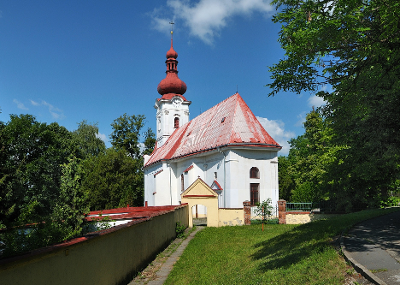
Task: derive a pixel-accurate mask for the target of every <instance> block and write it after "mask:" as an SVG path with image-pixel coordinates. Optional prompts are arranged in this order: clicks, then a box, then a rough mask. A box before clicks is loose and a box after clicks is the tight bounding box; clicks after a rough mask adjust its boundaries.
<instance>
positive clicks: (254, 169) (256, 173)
mask: <svg viewBox="0 0 400 285" xmlns="http://www.w3.org/2000/svg"><path fill="white" fill-rule="evenodd" d="M250 178H260V171H259V170H258V168H257V167H252V168H251V169H250Z"/></svg>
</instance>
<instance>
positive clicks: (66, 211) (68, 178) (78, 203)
mask: <svg viewBox="0 0 400 285" xmlns="http://www.w3.org/2000/svg"><path fill="white" fill-rule="evenodd" d="M83 175H84V170H83V164H82V163H81V161H80V159H78V158H76V157H72V158H70V159H69V162H68V163H64V164H63V165H62V176H61V186H60V194H59V197H58V199H57V202H56V205H55V207H54V210H53V212H52V214H51V219H52V222H51V224H53V225H54V224H57V230H58V232H60V236H61V237H60V239H59V240H65V239H69V238H73V237H76V236H79V235H80V234H81V233H82V229H83V227H82V225H83V223H84V218H85V214H87V213H89V205H88V197H87V192H85V191H84V190H83V188H82V177H83Z"/></svg>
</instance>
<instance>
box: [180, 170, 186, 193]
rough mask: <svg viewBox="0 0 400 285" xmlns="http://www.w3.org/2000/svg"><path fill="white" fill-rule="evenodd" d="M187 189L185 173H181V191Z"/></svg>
mask: <svg viewBox="0 0 400 285" xmlns="http://www.w3.org/2000/svg"><path fill="white" fill-rule="evenodd" d="M183 190H185V177H184V176H183V173H182V174H181V192H183Z"/></svg>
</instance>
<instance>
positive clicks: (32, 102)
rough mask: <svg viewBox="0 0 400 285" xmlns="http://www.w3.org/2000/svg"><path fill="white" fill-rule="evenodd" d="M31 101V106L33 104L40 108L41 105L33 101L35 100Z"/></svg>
mask: <svg viewBox="0 0 400 285" xmlns="http://www.w3.org/2000/svg"><path fill="white" fill-rule="evenodd" d="M30 101H31V104H32V105H33V106H40V104H39V103H38V102H36V101H33V100H30Z"/></svg>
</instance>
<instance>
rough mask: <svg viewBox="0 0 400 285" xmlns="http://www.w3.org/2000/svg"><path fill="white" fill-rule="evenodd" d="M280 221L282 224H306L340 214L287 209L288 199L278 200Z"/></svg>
mask: <svg viewBox="0 0 400 285" xmlns="http://www.w3.org/2000/svg"><path fill="white" fill-rule="evenodd" d="M278 211H279V214H278V215H279V223H280V224H292V225H297V224H306V223H309V222H312V221H317V220H322V219H326V218H330V217H333V216H337V215H338V214H323V213H319V212H312V211H310V212H308V211H307V212H304V211H299V212H296V211H288V212H287V211H286V201H285V200H279V201H278Z"/></svg>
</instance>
